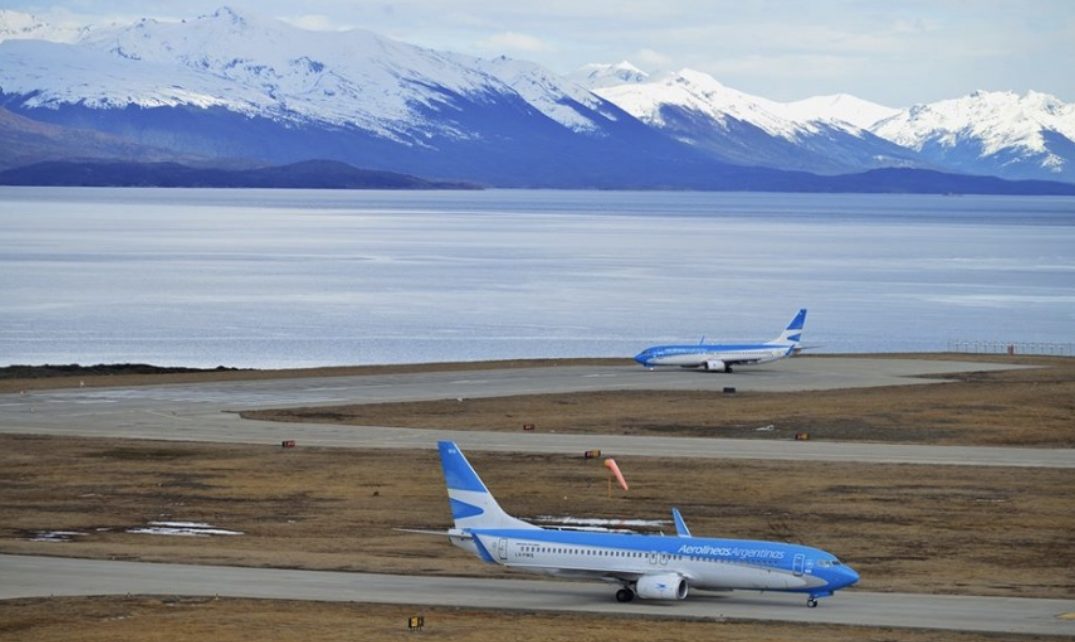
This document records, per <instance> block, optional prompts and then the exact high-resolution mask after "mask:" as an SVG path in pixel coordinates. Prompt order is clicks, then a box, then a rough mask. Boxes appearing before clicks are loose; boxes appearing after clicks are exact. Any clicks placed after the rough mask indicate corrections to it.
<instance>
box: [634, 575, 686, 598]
mask: <svg viewBox="0 0 1075 642" xmlns="http://www.w3.org/2000/svg"><path fill="white" fill-rule="evenodd" d="M635 593H637V594H638V597H641V598H643V599H646V600H682V599H683V598H685V597H687V580H686V579H684V578H683V576H681V575H679V574H678V573H661V574H660V575H643V576H642V577H640V578H638V582H637V583H636V584H635Z"/></svg>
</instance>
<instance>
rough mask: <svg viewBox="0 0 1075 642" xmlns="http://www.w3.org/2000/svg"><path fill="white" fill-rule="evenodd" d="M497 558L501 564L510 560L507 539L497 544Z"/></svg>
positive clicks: (502, 539)
mask: <svg viewBox="0 0 1075 642" xmlns="http://www.w3.org/2000/svg"><path fill="white" fill-rule="evenodd" d="M496 557H497V559H498V560H500V561H501V562H505V561H507V559H508V540H507V539H506V538H503V537H501V538H499V539H498V540H497V542H496Z"/></svg>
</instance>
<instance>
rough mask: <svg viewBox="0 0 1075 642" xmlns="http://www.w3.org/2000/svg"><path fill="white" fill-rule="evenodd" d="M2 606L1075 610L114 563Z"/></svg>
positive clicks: (682, 612)
mask: <svg viewBox="0 0 1075 642" xmlns="http://www.w3.org/2000/svg"><path fill="white" fill-rule="evenodd" d="M0 577H3V578H4V582H3V583H2V584H0V599H12V598H22V597H48V596H72V595H126V594H128V593H130V594H137V595H142V594H145V595H195V596H211V595H219V596H226V597H248V598H264V599H295V600H319V601H332V602H376V603H390V604H408V605H415V606H432V605H441V606H461V607H472V608H482V609H524V610H534V611H575V612H592V613H604V614H616V613H622V614H629V615H645V616H648V617H674V618H737V619H753V620H776V621H787V622H800V623H828V624H854V625H863V626H891V627H911V628H933V629H952V630H964V631H985V632H994V633H1027V634H1038V635H1075V621H1072V620H1064V619H1060V618H1059V616H1060V615H1061V614H1063V613H1068V612H1072V611H1075V600H1044V599H1033V600H1031V599H1020V598H997V597H969V596H942V595H916V594H909V593H868V592H863V591H854V590H851V591H842V592H840V593H838V594H837V595H836V596H835V597H832V598H826V599H824V600H822V601H821V605H820V606H819V607H818V608H816V609H808V608H806V607H805V605H804V603H805V598H803V597H802V596H798V595H787V594H781V593H766V594H760V593H757V592H753V591H737V592H734V593H725V594H704V593H695V594H692V595H690V596H689V597H688V598H687V599H686V600H684V601H682V602H646V601H643V600H636V601H634V602H632V603H630V604H619V603H617V602H616V601H615V600H614V599H612V589H611V587H610V586H608V585H603V584H600V583H581V582H558V581H543V580H520V579H503V580H501V579H474V578H460V577H417V576H406V575H375V574H366V573H336V572H325V571H295V570H277V569H263V568H239V567H227V566H193V565H190V566H187V565H179V564H149V563H139V562H112V561H106V560H83V559H70V558H61V557H31V556H17V555H0Z"/></svg>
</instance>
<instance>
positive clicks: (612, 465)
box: [605, 457, 627, 490]
mask: <svg viewBox="0 0 1075 642" xmlns="http://www.w3.org/2000/svg"><path fill="white" fill-rule="evenodd" d="M605 468H607V469H609V470H611V471H612V474H613V475H615V476H616V481H618V482H620V486H621V487H622V488H623V489H624V490H627V481H626V480H625V479H624V478H623V473H621V472H620V467H619V466H617V465H616V460H615V459H613V458H611V457H605Z"/></svg>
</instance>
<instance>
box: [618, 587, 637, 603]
mask: <svg viewBox="0 0 1075 642" xmlns="http://www.w3.org/2000/svg"><path fill="white" fill-rule="evenodd" d="M633 599H635V592H634V591H632V590H631V589H629V588H627V587H626V586H625V587H623V588H621V589H620V590H618V591H616V601H617V602H630V601H631V600H633Z"/></svg>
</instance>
